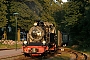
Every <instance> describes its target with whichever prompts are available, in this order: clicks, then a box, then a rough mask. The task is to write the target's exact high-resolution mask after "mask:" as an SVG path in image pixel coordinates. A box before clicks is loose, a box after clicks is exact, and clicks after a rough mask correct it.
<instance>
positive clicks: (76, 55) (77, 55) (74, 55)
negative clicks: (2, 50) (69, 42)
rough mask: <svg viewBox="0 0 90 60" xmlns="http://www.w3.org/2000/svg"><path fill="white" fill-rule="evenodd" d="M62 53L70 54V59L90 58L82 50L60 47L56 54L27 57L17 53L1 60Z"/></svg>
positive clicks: (35, 59) (22, 59) (42, 59)
mask: <svg viewBox="0 0 90 60" xmlns="http://www.w3.org/2000/svg"><path fill="white" fill-rule="evenodd" d="M61 54H69V55H70V60H89V59H88V56H87V55H86V54H84V53H82V52H78V51H75V50H72V49H69V48H58V49H57V53H55V54H48V55H47V56H45V57H38V58H37V57H36V58H35V57H32V58H31V57H25V56H24V55H23V54H21V55H17V56H11V57H7V58H2V59H0V60H49V59H50V58H52V57H55V56H57V55H61Z"/></svg>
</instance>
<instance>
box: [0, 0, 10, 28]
mask: <svg viewBox="0 0 90 60" xmlns="http://www.w3.org/2000/svg"><path fill="white" fill-rule="evenodd" d="M6 9H7V7H6V5H5V2H4V0H1V1H0V28H2V27H5V26H6V24H7V23H8V21H7V18H6V15H7V12H6Z"/></svg>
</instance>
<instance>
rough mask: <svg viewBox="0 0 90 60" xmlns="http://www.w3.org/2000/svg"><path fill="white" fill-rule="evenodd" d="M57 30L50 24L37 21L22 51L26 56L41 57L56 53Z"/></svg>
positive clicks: (28, 34)
mask: <svg viewBox="0 0 90 60" xmlns="http://www.w3.org/2000/svg"><path fill="white" fill-rule="evenodd" d="M56 40H57V39H56V28H55V26H54V24H52V23H49V22H42V21H37V22H35V23H34V26H33V27H31V28H30V30H29V32H28V33H27V39H26V41H24V42H23V46H22V50H23V53H24V55H25V56H41V55H45V54H47V53H48V52H49V53H50V52H55V51H56Z"/></svg>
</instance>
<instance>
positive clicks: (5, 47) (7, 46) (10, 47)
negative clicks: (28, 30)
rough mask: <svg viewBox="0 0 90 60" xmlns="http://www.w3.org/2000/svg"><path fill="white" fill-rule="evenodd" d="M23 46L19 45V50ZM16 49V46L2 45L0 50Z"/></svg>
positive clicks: (0, 44)
mask: <svg viewBox="0 0 90 60" xmlns="http://www.w3.org/2000/svg"><path fill="white" fill-rule="evenodd" d="M21 47H22V44H17V48H21ZM15 48H16V44H14V45H8V44H2V43H0V49H15Z"/></svg>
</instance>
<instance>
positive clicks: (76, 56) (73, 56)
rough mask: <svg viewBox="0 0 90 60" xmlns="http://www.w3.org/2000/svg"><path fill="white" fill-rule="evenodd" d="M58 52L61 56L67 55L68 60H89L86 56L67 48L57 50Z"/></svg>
mask: <svg viewBox="0 0 90 60" xmlns="http://www.w3.org/2000/svg"><path fill="white" fill-rule="evenodd" d="M58 51H59V52H61V54H63V52H64V53H66V54H67V53H69V54H70V60H90V59H89V58H88V56H87V55H86V54H84V53H82V52H78V51H75V50H72V49H69V48H59V49H58Z"/></svg>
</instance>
